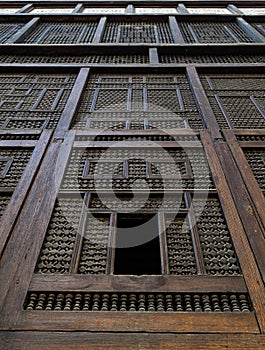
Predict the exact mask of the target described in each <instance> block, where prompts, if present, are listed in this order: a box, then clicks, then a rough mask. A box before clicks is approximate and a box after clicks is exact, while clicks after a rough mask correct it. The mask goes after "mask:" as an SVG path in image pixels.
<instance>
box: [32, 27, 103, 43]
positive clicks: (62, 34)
mask: <svg viewBox="0 0 265 350" xmlns="http://www.w3.org/2000/svg"><path fill="white" fill-rule="evenodd" d="M96 28H97V22H73V23H63V22H58V23H56V22H44V23H41V24H40V25H39V26H38V27H37V28H36V29H35V30H34V31H33V32H32V33H31V34H30V35H29V36H28V37H27V38H26V39H25V43H30V44H81V43H90V42H91V41H92V40H93V36H94V34H95V31H96Z"/></svg>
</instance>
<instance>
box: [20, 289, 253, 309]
mask: <svg viewBox="0 0 265 350" xmlns="http://www.w3.org/2000/svg"><path fill="white" fill-rule="evenodd" d="M24 308H25V309H26V310H54V311H132V312H137V311H138V312H143V311H149V312H151V311H153V312H154V311H157V312H159V311H160V312H164V311H165V312H172V311H175V312H250V311H251V310H252V307H251V305H250V301H249V298H248V296H247V294H239V293H233V294H232V293H223V294H220V293H219V294H218V293H216V294H206V293H205V294H202V293H197V294H188V293H187V294H184V293H183V294H176V293H108V292H105V293H104V292H103V293H73V292H72V293H71V292H69V293H46V292H31V293H29V294H28V297H27V300H26V302H25V305H24Z"/></svg>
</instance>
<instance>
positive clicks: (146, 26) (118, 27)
mask: <svg viewBox="0 0 265 350" xmlns="http://www.w3.org/2000/svg"><path fill="white" fill-rule="evenodd" d="M102 41H103V42H105V43H115V42H116V43H173V39H172V35H171V33H170V28H169V25H168V23H166V22H150V23H146V22H132V23H129V22H108V23H107V25H106V29H105V32H104V36H103V40H102Z"/></svg>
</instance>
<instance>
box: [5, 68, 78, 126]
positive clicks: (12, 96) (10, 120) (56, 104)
mask: <svg viewBox="0 0 265 350" xmlns="http://www.w3.org/2000/svg"><path fill="white" fill-rule="evenodd" d="M74 78H75V75H65V74H21V73H19V74H0V88H1V96H0V123H1V124H0V125H1V129H20V128H23V129H43V128H51V127H55V126H56V125H57V123H58V120H59V118H60V116H61V113H62V111H63V108H64V106H65V104H66V101H67V98H68V97H69V94H70V92H71V88H72V86H73V83H74Z"/></svg>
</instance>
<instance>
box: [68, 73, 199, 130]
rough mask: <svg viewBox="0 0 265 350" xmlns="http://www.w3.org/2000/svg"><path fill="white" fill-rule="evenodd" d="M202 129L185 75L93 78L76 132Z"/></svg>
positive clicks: (81, 109) (79, 112) (84, 97)
mask: <svg viewBox="0 0 265 350" xmlns="http://www.w3.org/2000/svg"><path fill="white" fill-rule="evenodd" d="M188 125H189V126H190V127H193V128H202V122H201V118H200V116H199V115H198V111H197V108H196V105H195V102H194V99H193V96H192V93H191V91H190V87H189V84H188V81H187V78H186V76H185V75H184V74H178V75H174V76H173V75H158V74H157V75H155V74H152V75H151V74H148V75H118V74H117V75H107V74H104V75H92V76H91V78H90V81H89V83H88V85H87V87H86V89H85V92H84V94H83V97H82V100H81V104H80V107H79V109H78V111H77V114H76V118H75V122H74V127H75V128H81V129H83V128H85V127H90V128H93V127H94V128H97V127H101V128H104V127H105V128H106V129H113V130H120V129H132V130H137V129H155V128H165V129H172V128H185V127H187V126H188Z"/></svg>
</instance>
